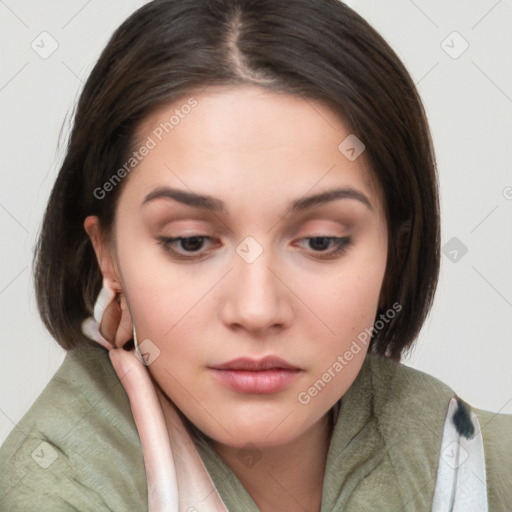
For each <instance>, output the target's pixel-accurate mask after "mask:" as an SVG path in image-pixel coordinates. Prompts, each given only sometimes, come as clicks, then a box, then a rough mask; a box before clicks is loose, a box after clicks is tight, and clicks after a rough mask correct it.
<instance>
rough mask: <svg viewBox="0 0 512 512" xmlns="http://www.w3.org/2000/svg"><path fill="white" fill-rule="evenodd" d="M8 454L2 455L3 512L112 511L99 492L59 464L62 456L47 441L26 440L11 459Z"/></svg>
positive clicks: (0, 501) (0, 495)
mask: <svg viewBox="0 0 512 512" xmlns="http://www.w3.org/2000/svg"><path fill="white" fill-rule="evenodd" d="M12 439H13V438H12V437H11V440H12ZM28 445H30V448H29V450H26V448H27V446H28ZM32 448H33V450H32ZM30 450H32V451H30ZM6 452H7V450H3V453H4V456H2V455H1V452H0V512H31V511H34V512H35V511H37V512H71V511H74V512H76V511H80V512H108V511H110V509H109V508H107V507H106V505H105V503H104V501H103V500H102V499H101V497H100V496H99V495H98V494H97V493H96V492H94V491H92V490H91V489H89V488H87V487H84V486H83V485H81V484H80V482H78V481H76V480H75V479H74V478H73V476H72V475H73V473H72V472H70V471H66V470H65V469H64V468H63V466H62V465H59V464H55V461H57V459H59V458H61V459H62V454H59V451H58V448H56V447H55V446H54V445H52V444H51V443H48V442H47V441H45V440H44V439H43V438H35V437H31V438H30V439H29V440H25V442H24V443H23V444H22V445H21V446H20V449H19V450H17V451H15V452H14V453H12V454H11V455H10V456H9V457H8V458H7V457H6V456H5V453H6Z"/></svg>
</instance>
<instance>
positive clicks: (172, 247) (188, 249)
mask: <svg viewBox="0 0 512 512" xmlns="http://www.w3.org/2000/svg"><path fill="white" fill-rule="evenodd" d="M157 240H158V243H159V244H160V245H162V246H163V248H164V250H165V251H167V252H169V253H170V254H171V255H172V256H173V257H175V258H177V259H187V260H191V259H198V258H200V257H202V256H203V255H204V254H205V251H203V252H199V253H198V251H200V249H201V248H202V247H203V245H204V242H205V240H212V238H211V237H209V236H206V235H204V236H203V235H194V236H186V237H183V236H178V237H167V236H159V237H158V238H157ZM178 244H181V249H182V251H184V252H181V251H179V250H176V247H178Z"/></svg>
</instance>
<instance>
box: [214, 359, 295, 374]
mask: <svg viewBox="0 0 512 512" xmlns="http://www.w3.org/2000/svg"><path fill="white" fill-rule="evenodd" d="M211 368H213V369H215V370H246V371H262V370H274V369H285V370H300V368H298V367H297V366H294V365H293V364H291V363H288V362H287V361H285V360H284V359H281V358H280V357H275V356H267V357H264V358H262V359H252V358H250V357H239V358H237V359H233V360H231V361H228V362H227V363H222V364H218V365H215V366H212V367H211Z"/></svg>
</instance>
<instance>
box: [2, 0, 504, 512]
mask: <svg viewBox="0 0 512 512" xmlns="http://www.w3.org/2000/svg"><path fill="white" fill-rule="evenodd" d="M439 243H440V242H439V206H438V189H437V176H436V168H435V158H434V154H433V149H432V144H431V139H430V134H429V130H428V126H427V122H426V119H425V114H424V110H423V107H422V104H421V100H420V99H419V97H418V94H417V91H416V89H415V87H414V84H413V82H412V80H411V78H410V76H409V75H408V73H407V71H406V70H405V69H404V67H403V66H402V64H401V62H400V61H399V59H398V57H397V56H396V55H395V54H394V52H393V51H392V50H391V49H390V47H389V46H388V45H387V44H386V42H385V41H384V40H383V39H382V38H381V37H380V36H379V35H378V34H377V33H376V32H375V31H374V30H373V29H372V28H371V27H370V26H369V25H368V24H367V23H366V22H365V21H364V20H363V19H361V18H360V17H359V16H358V15H357V14H356V13H354V12H353V11H352V10H350V9H349V8H348V7H346V6H345V5H344V4H342V3H341V2H338V1H335V0H315V1H311V0H293V1H286V2H285V1H279V0H268V1H260V2H251V1H242V0H202V1H201V0H195V1H192V0H185V1H183V0H182V1H179V2H178V1H176V0H173V1H170V0H165V1H162V0H161V1H158V0H157V1H154V2H150V3H149V4H147V5H145V6H143V7H142V8H140V9H139V10H138V11H137V12H135V13H134V14H133V15H132V16H130V18H129V19H128V20H126V21H125V22H124V23H123V24H122V25H121V27H119V29H118V30H117V31H116V33H115V34H114V35H113V37H112V39H111V40H110V42H109V43H108V45H107V47H106V48H105V50H104V52H103V54H102V55H101V57H100V59H99V61H98V63H97V64H96V66H95V68H94V69H93V71H92V73H91V75H90V77H89V79H88V80H87V83H86V84H85V87H84V90H83V92H82V94H81V97H80V100H79V103H78V106H77V110H76V115H75V122H74V127H73V130H72V133H71V137H70V141H69V146H68V150H67V155H66V158H65V160H64V162H63V164H62V167H61V170H60V173H59V176H58V178H57V181H56V183H55V186H54V189H53V192H52V194H51V197H50V200H49V203H48V207H47V211H46V214H45V219H44V222H43V228H42V232H41V236H40V240H39V245H38V248H37V255H36V261H35V264H36V266H35V269H36V292H37V297H38V304H39V309H40V312H41V316H42V318H43V320H44V322H45V324H46V326H47V327H48V329H49V330H50V332H51V333H52V335H53V336H54V337H55V339H56V340H57V341H58V342H59V344H60V345H61V346H62V347H64V348H65V349H67V350H68V351H69V352H68V354H67V356H66V359H65V361H64V363H63V365H62V366H61V368H60V369H59V371H58V372H57V374H56V375H55V376H54V378H53V379H52V381H51V382H50V383H49V385H48V387H47V388H46V389H45V391H44V392H43V393H42V394H41V396H40V397H39V398H38V400H37V402H36V403H35V404H34V406H33V407H32V408H31V410H30V411H29V412H28V413H27V414H26V415H25V417H24V418H23V419H22V421H21V422H20V424H19V429H16V431H13V433H11V435H10V436H9V438H8V439H7V440H6V442H5V443H4V445H3V446H2V450H1V452H0V454H1V460H2V468H7V469H8V471H5V470H4V471H2V479H1V480H0V491H1V492H0V504H1V506H2V510H9V511H14V510H29V509H30V510H32V509H37V510H116V511H122V510H145V509H148V508H149V510H151V511H152V512H153V511H157V510H172V511H176V510H180V511H195V510H197V511H213V510H215V511H221V510H222V511H225V510H230V511H239V510H240V511H257V510H261V511H263V512H267V511H280V510H286V511H289V512H290V511H291V512H293V511H299V510H301V511H304V510H305V511H308V512H309V511H320V510H321V511H322V512H323V511H329V512H330V511H333V512H334V511H336V512H337V511H341V510H343V511H361V510H436V511H440V510H459V509H460V510H462V509H463V510H466V511H467V510H479V511H482V510H508V509H509V508H510V507H512V495H511V493H510V490H509V485H507V484H508V483H509V481H510V479H511V477H512V474H511V469H510V464H508V465H507V462H509V461H510V455H511V453H512V436H511V429H510V427H511V426H512V417H511V416H510V415H495V414H494V413H491V412H488V411H482V410H478V409H473V408H471V407H470V406H469V404H467V403H465V402H464V401H463V400H462V399H461V398H460V397H458V396H457V395H456V393H455V392H454V391H453V390H452V389H450V388H449V387H448V386H446V385H445V384H443V383H441V382H439V381H438V380H436V379H435V378H433V377H431V376H428V375H426V374H424V373H422V372H419V371H416V370H413V369H411V368H408V367H406V366H403V365H401V364H400V359H401V357H402V355H403V354H404V353H405V351H406V350H407V349H409V348H410V347H411V346H412V344H413V342H414V340H415V338H416V336H417V334H418V332H419V330H420V328H421V326H422V324H423V321H424V320H425V318H426V315H427V314H428V312H429V309H430V307H431V304H432V301H433V297H434V293H435V288H436V283H437V278H438V272H439V252H440V251H439ZM99 345H101V347H100V346H99ZM105 349H106V350H105Z"/></svg>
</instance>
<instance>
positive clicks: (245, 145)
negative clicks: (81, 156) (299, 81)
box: [130, 86, 383, 204]
mask: <svg viewBox="0 0 512 512" xmlns="http://www.w3.org/2000/svg"><path fill="white" fill-rule="evenodd" d="M347 137H353V135H352V134H351V131H350V128H349V126H348V125H347V124H346V123H345V122H344V120H343V119H342V118H341V116H339V115H337V114H336V113H335V112H334V111H333V110H332V109H330V108H329V107H328V106H327V105H326V104H325V103H323V102H321V101H319V100H313V99H310V98H304V97H300V96H296V95H290V94H285V93H277V92H271V91H269V90H265V89H262V88H260V87H256V86H236V87H233V86H216V87H209V88H206V89H202V90H196V91H193V92H190V93H189V94H185V95H183V96H181V97H180V98H178V99H175V100H174V101H172V102H171V103H168V104H165V105H160V106H158V107H157V108H155V109H153V111H152V112H151V113H149V114H148V115H147V116H146V117H145V119H144V120H143V121H142V122H141V123H140V124H139V126H138V127H137V131H136V133H135V137H134V144H133V145H132V149H133V150H137V149H138V148H140V147H143V146H144V145H147V146H151V150H150V151H149V152H146V153H147V155H146V156H145V157H144V158H143V159H142V160H141V161H140V163H139V164H138V165H137V167H136V169H135V171H134V172H132V175H133V176H131V177H130V180H133V179H135V180H136V181H137V184H138V186H139V187H142V188H146V189H147V188H148V187H150V186H151V185H157V184H160V185H161V184H162V183H161V182H162V181H170V182H174V184H177V183H178V182H177V181H176V179H177V177H178V176H182V177H183V178H184V179H186V185H187V186H188V187H189V188H192V189H194V191H197V192H205V191H207V192H208V193H211V194H212V195H222V191H223V190H224V191H225V190H226V186H228V185H230V186H231V187H239V188H240V187H244V186H245V187H255V188H254V190H256V188H257V186H258V185H261V186H262V187H265V186H266V187H267V189H269V190H271V189H274V190H282V189H283V188H284V189H286V190H290V192H291V189H293V188H294V187H296V188H295V191H296V192H300V191H301V190H302V191H303V192H304V193H305V192H306V190H305V188H310V187H312V186H315V188H326V187H328V186H331V185H333V184H334V183H337V184H339V182H340V180H341V181H342V182H343V181H346V182H350V183H347V184H352V185H359V187H360V188H362V189H364V191H365V193H366V194H367V195H370V196H373V198H374V200H375V201H376V202H379V203H382V204H383V196H382V193H381V188H380V186H379V184H378V182H377V180H376V178H375V177H374V175H373V172H372V171H371V169H370V168H369V166H368V164H367V160H366V158H365V154H364V152H363V153H362V154H361V155H360V156H359V157H358V158H357V159H356V160H354V161H351V160H350V159H348V158H347V156H346V154H344V153H343V152H342V151H341V150H340V144H341V143H342V142H343V141H345V140H346V139H347ZM157 182H160V183H157ZM315 183H316V184H317V185H315ZM183 184H184V183H181V185H183ZM295 195H296V194H295Z"/></svg>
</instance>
